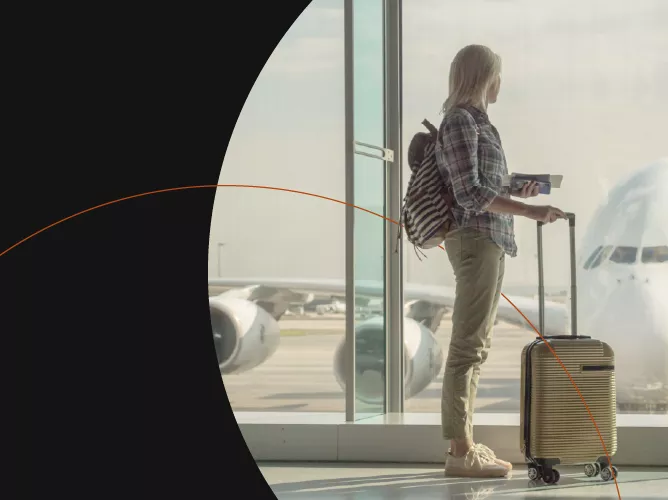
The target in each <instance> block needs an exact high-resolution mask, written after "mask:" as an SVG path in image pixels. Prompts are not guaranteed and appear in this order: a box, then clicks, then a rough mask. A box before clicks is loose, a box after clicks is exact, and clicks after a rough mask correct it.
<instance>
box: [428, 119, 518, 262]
mask: <svg viewBox="0 0 668 500" xmlns="http://www.w3.org/2000/svg"><path fill="white" fill-rule="evenodd" d="M436 161H437V164H438V170H439V172H440V174H441V176H442V177H443V180H444V181H445V183H446V185H448V184H450V185H451V186H452V191H453V194H454V198H455V203H454V204H453V207H452V215H453V217H454V219H455V223H456V224H457V226H459V227H460V228H473V229H476V230H478V231H480V232H483V233H485V234H487V235H488V236H489V237H490V238H491V239H492V240H493V241H494V242H495V243H496V244H497V245H499V247H501V248H502V249H503V251H504V252H505V253H506V254H508V255H510V256H511V257H515V256H516V255H517V244H516V243H515V227H514V221H513V216H512V215H507V214H498V213H493V212H487V211H485V209H486V208H487V207H488V206H489V205H490V203H492V201H493V200H494V198H496V197H497V196H503V197H506V198H509V197H510V189H509V188H507V187H502V185H501V184H502V181H503V177H504V176H505V175H506V174H507V173H508V167H507V165H506V156H505V154H504V152H503V147H502V145H501V137H500V136H499V133H498V131H497V130H496V127H494V125H492V124H491V123H490V121H489V119H488V117H487V114H486V113H485V112H483V111H481V110H479V109H477V108H475V107H473V106H460V107H456V108H453V109H451V110H450V111H449V112H448V113H447V114H446V116H444V117H443V121H442V122H441V126H440V129H439V131H438V139H437V141H436Z"/></svg>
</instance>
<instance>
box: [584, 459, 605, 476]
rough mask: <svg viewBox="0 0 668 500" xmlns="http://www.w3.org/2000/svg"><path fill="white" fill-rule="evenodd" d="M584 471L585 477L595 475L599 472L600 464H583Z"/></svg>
mask: <svg viewBox="0 0 668 500" xmlns="http://www.w3.org/2000/svg"><path fill="white" fill-rule="evenodd" d="M584 473H585V475H586V476H587V477H596V476H598V475H599V474H600V473H601V464H599V463H598V462H594V463H591V464H587V465H585V466H584Z"/></svg>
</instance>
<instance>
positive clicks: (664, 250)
mask: <svg viewBox="0 0 668 500" xmlns="http://www.w3.org/2000/svg"><path fill="white" fill-rule="evenodd" d="M662 262H668V245H662V246H658V247H645V248H643V249H642V263H643V264H649V263H662Z"/></svg>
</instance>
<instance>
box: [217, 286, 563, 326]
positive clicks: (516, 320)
mask: <svg viewBox="0 0 668 500" xmlns="http://www.w3.org/2000/svg"><path fill="white" fill-rule="evenodd" d="M209 286H219V287H223V288H234V289H240V290H232V291H230V292H227V293H232V294H234V295H235V296H237V297H243V298H246V299H247V300H251V301H253V302H257V303H258V305H260V306H261V307H263V308H265V309H266V308H267V307H269V308H270V309H269V310H268V312H270V313H271V314H273V315H274V317H275V318H276V319H278V318H279V317H280V316H282V314H283V312H285V309H287V307H288V305H289V303H298V302H302V303H305V302H309V301H310V300H311V299H312V297H313V294H331V295H333V296H345V281H344V280H342V279H316V280H308V279H301V280H295V279H282V278H209ZM355 291H356V295H357V296H359V297H364V298H381V299H382V298H383V287H382V283H380V282H378V281H362V280H357V281H356V287H355ZM506 296H507V298H508V299H509V300H510V301H512V302H513V304H515V306H517V308H518V309H519V310H520V311H522V313H523V314H524V315H525V316H526V317H527V318H528V319H529V320H530V321H531V323H532V324H533V325H534V326H535V327H536V328H538V300H537V299H534V298H531V297H522V296H511V295H507V294H506ZM404 300H405V301H407V302H412V303H426V304H433V305H435V306H441V307H442V309H441V314H440V316H442V311H443V310H444V309H443V308H449V309H452V307H453V305H454V301H455V289H454V288H453V287H445V286H433V285H417V284H409V283H407V284H405V285H404ZM279 304H282V305H279ZM440 316H439V320H438V322H439V323H440ZM409 317H410V314H409ZM497 317H498V319H499V320H502V321H505V322H508V323H512V324H515V325H518V326H523V327H527V328H531V327H530V326H529V325H528V324H527V322H526V320H525V319H524V318H523V317H522V315H521V314H520V313H518V312H517V310H516V309H515V308H514V307H513V306H512V305H511V304H510V303H509V302H508V300H506V299H504V298H503V297H501V299H500V300H499V308H498V312H497ZM435 327H438V325H437V324H436V325H435ZM568 327H569V312H568V309H567V307H566V305H565V304H561V303H558V302H552V301H545V332H543V334H544V335H560V334H565V333H567V332H568ZM430 328H432V330H433V329H434V327H430Z"/></svg>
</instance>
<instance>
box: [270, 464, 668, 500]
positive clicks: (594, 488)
mask: <svg viewBox="0 0 668 500" xmlns="http://www.w3.org/2000/svg"><path fill="white" fill-rule="evenodd" d="M259 465H260V470H261V471H262V474H263V475H264V477H265V479H266V480H267V482H268V483H269V485H270V486H271V487H272V489H273V491H274V494H275V495H276V497H277V498H279V499H281V500H283V499H285V500H287V499H305V500H306V499H308V500H311V499H313V500H325V499H331V500H343V499H346V500H352V499H356V500H357V499H359V500H363V499H364V500H367V499H385V498H393V499H409V498H410V499H413V500H422V499H434V500H436V499H464V500H482V499H486V498H504V499H520V498H521V499H525V500H529V499H542V498H563V499H583V500H584V499H587V500H593V499H611V500H614V499H617V498H619V496H618V494H617V488H616V487H615V483H614V482H613V481H610V482H603V481H601V479H600V477H599V478H588V477H586V476H585V475H584V473H583V472H582V468H579V467H578V468H573V467H564V468H561V469H560V471H561V480H560V481H559V484H557V485H550V486H548V485H545V484H544V483H537V484H532V483H531V482H530V481H529V479H528V477H527V473H526V469H525V468H524V467H522V468H520V467H516V468H515V470H514V471H513V477H511V478H508V479H503V480H497V479H492V480H467V479H449V478H445V477H444V476H443V469H442V467H438V466H435V465H434V466H415V465H397V464H359V465H356V464H341V463H336V464H323V463H317V464H313V463H311V464H293V463H290V464H288V463H266V462H265V463H260V464H259ZM618 484H619V493H620V494H621V498H622V499H623V500H644V499H656V498H662V499H667V498H668V468H665V467H664V468H655V469H651V468H635V467H620V471H619V478H618Z"/></svg>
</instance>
